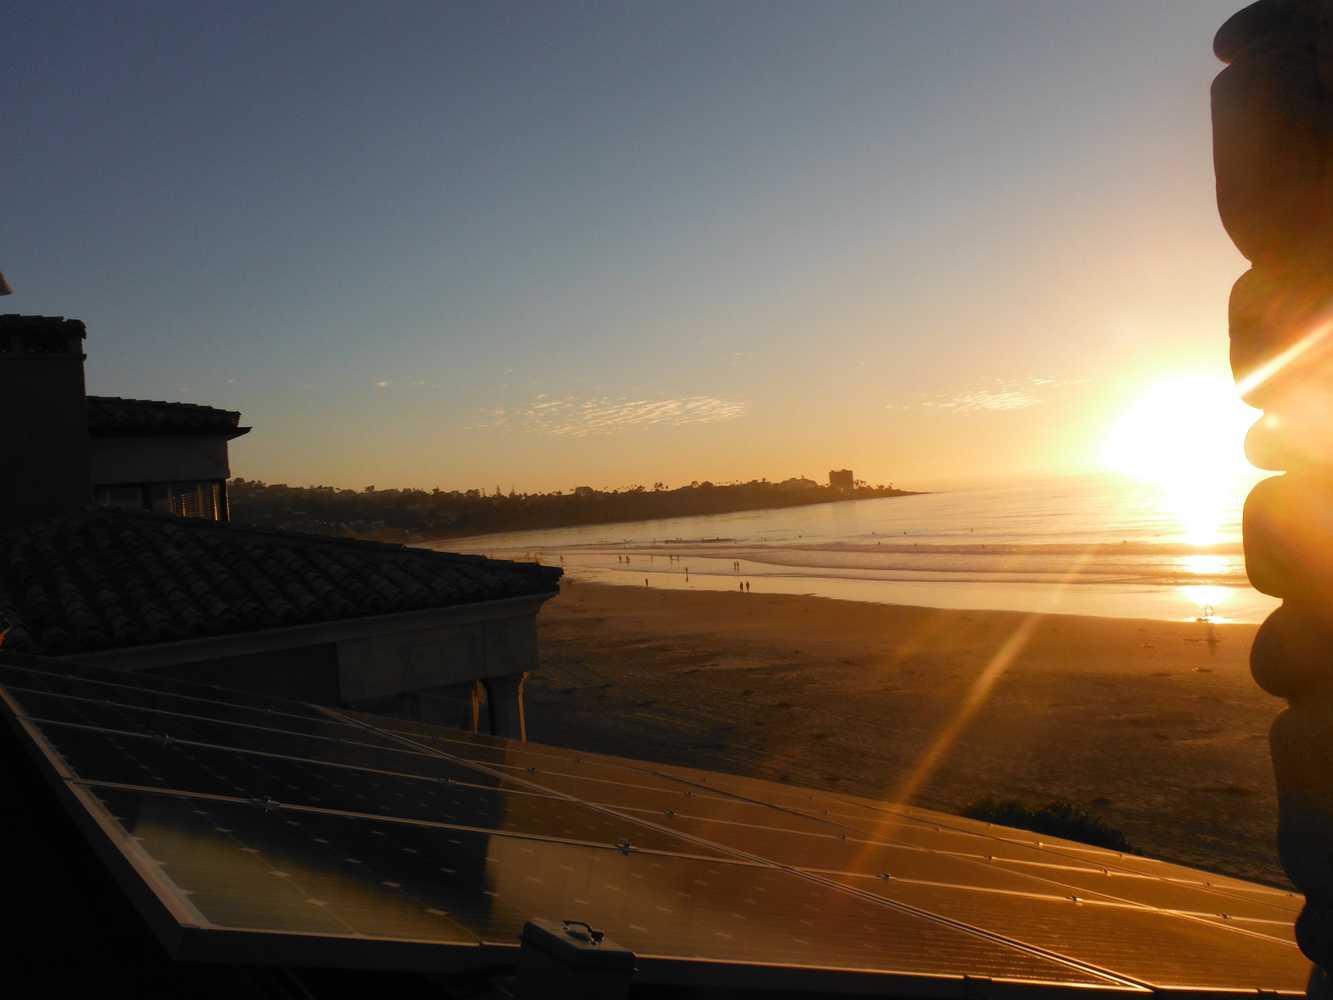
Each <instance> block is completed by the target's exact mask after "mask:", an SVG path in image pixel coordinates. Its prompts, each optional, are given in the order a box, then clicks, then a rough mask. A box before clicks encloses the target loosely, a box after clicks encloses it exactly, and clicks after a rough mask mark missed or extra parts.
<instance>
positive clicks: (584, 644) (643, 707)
mask: <svg viewBox="0 0 1333 1000" xmlns="http://www.w3.org/2000/svg"><path fill="white" fill-rule="evenodd" d="M1025 623H1026V624H1025ZM539 627H540V630H541V650H542V669H541V670H540V672H538V673H536V674H534V675H533V677H532V679H531V680H530V681H529V684H528V724H529V736H530V737H531V738H532V739H534V740H538V741H541V742H547V743H555V744H561V745H566V746H575V747H580V748H583V749H587V750H596V751H602V752H606V753H615V754H623V755H626V756H632V757H640V758H645V759H648V760H656V761H662V762H667V763H674V764H683V765H688V766H691V767H701V768H707V769H710V770H718V771H729V772H734V773H738V774H745V775H752V776H756V777H762V778H768V779H772V780H777V781H785V782H791V783H793V784H798V785H809V786H812V787H817V788H827V789H835V790H844V791H849V792H854V793H857V794H869V795H883V796H888V795H891V794H893V793H894V792H895V791H896V790H897V789H899V788H901V787H902V786H903V784H904V783H905V782H907V781H908V780H909V779H910V778H911V776H912V775H913V773H914V771H915V770H916V769H917V766H918V764H919V762H920V761H921V760H923V759H924V758H926V757H927V756H928V754H929V753H930V751H931V749H932V747H936V746H937V745H938V743H937V741H938V739H939V736H940V734H941V733H942V732H944V731H946V730H948V729H949V727H950V725H951V723H953V722H955V721H956V720H958V719H959V713H960V708H961V706H964V705H965V704H966V703H967V702H968V699H969V695H970V693H972V692H975V691H976V690H977V687H978V682H979V678H982V677H983V676H985V675H986V672H987V666H988V664H991V663H993V662H994V660H995V657H996V654H997V653H998V652H999V651H1001V650H1004V649H1006V648H1008V650H1009V651H1010V652H1012V654H1013V656H1012V662H1010V664H1009V666H1008V667H1007V669H1005V670H1004V671H1003V672H1002V673H999V674H998V678H997V679H995V680H994V684H993V686H991V687H990V688H989V691H988V692H987V693H986V694H985V697H984V699H981V700H980V701H979V705H978V707H977V709H976V711H975V714H973V715H972V716H971V717H970V719H969V720H968V721H967V722H966V724H965V725H962V726H961V728H959V729H958V731H957V736H956V739H954V740H953V741H952V742H951V743H949V744H948V745H947V746H943V747H940V749H941V752H940V753H939V756H938V762H937V766H936V767H935V768H934V769H933V770H932V771H931V773H930V774H929V775H928V776H927V777H926V778H925V780H924V781H923V782H922V783H921V784H920V787H919V790H918V791H917V793H916V794H915V796H914V799H913V801H915V802H916V803H918V804H919V805H923V806H929V807H932V808H937V809H944V810H947V811H951V812H957V811H960V810H961V809H962V808H963V807H964V806H966V805H967V804H968V803H970V802H972V801H974V800H976V799H978V798H980V797H982V796H985V795H994V796H1001V797H1013V798H1019V799H1022V800H1025V801H1029V802H1033V803H1040V802H1045V801H1049V800H1051V799H1068V800H1071V801H1074V802H1077V803H1080V804H1083V805H1085V806H1087V807H1089V808H1091V809H1093V810H1094V811H1096V812H1098V813H1099V814H1100V815H1102V816H1103V817H1104V818H1106V819H1107V820H1108V821H1109V822H1111V823H1113V824H1114V825H1115V826H1117V827H1119V828H1120V829H1121V830H1123V831H1124V833H1125V834H1126V836H1128V838H1129V839H1130V841H1131V843H1132V844H1133V845H1134V847H1135V849H1136V850H1139V851H1140V852H1142V853H1145V854H1151V855H1154V856H1157V857H1162V858H1166V859H1169V860H1172V861H1178V862H1182V863H1184V864H1189V865H1194V866H1197V867H1200V868H1208V869H1212V870H1215V871H1219V872H1224V873H1227V874H1232V875H1237V876H1240V877H1243V878H1250V879H1254V880H1256V881H1262V882H1268V883H1270V884H1274V885H1284V886H1285V885H1286V882H1285V879H1284V877H1283V875H1282V871H1281V868H1280V867H1279V865H1278V861H1277V854H1276V849H1275V847H1274V844H1273V839H1274V832H1275V828H1276V803H1275V799H1274V794H1273V782H1272V775H1271V771H1270V767H1269V760H1268V744H1267V731H1268V726H1269V725H1270V723H1271V721H1272V719H1273V718H1274V717H1275V716H1276V715H1277V713H1278V712H1279V711H1280V710H1281V708H1282V703H1281V702H1280V701H1279V700H1277V699H1274V698H1271V697H1269V696H1268V695H1266V694H1264V693H1263V692H1262V691H1261V690H1259V689H1258V688H1257V687H1256V686H1255V685H1254V683H1253V681H1252V680H1251V679H1250V675H1249V668H1248V665H1247V656H1248V651H1249V646H1250V641H1251V639H1252V638H1253V636H1254V631H1255V626H1253V625H1217V626H1210V625H1208V624H1203V623H1196V622H1160V621H1138V620H1130V619H1110V618H1081V617H1074V616H1065V615H1047V616H1032V615H1024V614H1020V613H1014V612H1003V611H954V610H936V609H928V608H911V607H897V606H887V605H877V604H864V603H857V602H851V601H835V600H828V599H824V598H816V597H800V596H787V595H767V594H758V593H750V594H741V593H717V592H688V591H672V592H667V591H662V590H652V589H648V588H644V589H639V588H633V587H611V586H602V585H597V584H587V583H578V582H574V583H573V584H570V583H569V581H566V583H565V587H564V592H563V593H562V594H561V595H560V596H559V597H558V598H556V599H555V600H553V601H551V602H550V603H549V604H547V606H546V608H545V610H543V612H542V614H541V616H540V618H539ZM1016 636H1017V637H1018V638H1015V637H1016Z"/></svg>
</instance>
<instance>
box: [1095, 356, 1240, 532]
mask: <svg viewBox="0 0 1333 1000" xmlns="http://www.w3.org/2000/svg"><path fill="white" fill-rule="evenodd" d="M1258 416H1259V411H1257V410H1254V409H1252V408H1250V407H1248V406H1246V405H1245V404H1244V403H1242V402H1241V401H1240V399H1239V397H1238V396H1237V394H1236V387H1235V386H1234V385H1233V384H1232V383H1231V382H1230V381H1228V380H1227V379H1225V378H1220V377H1217V378H1215V377H1208V376H1201V375H1199V376H1177V377H1174V378H1169V379H1164V380H1162V381H1160V382H1157V383H1155V384H1154V385H1152V386H1150V387H1149V388H1148V390H1147V391H1146V392H1144V393H1143V395H1142V396H1140V397H1139V398H1138V399H1137V400H1135V401H1134V402H1133V403H1131V404H1130V406H1129V407H1128V409H1126V410H1125V412H1124V413H1122V414H1121V415H1120V417H1119V418H1118V419H1117V420H1116V422H1115V423H1114V425H1112V427H1111V430H1110V432H1109V433H1108V434H1107V436H1106V439H1105V441H1104V442H1103V445H1102V450H1101V454H1100V456H1099V457H1100V460H1101V464H1102V466H1103V467H1104V468H1106V469H1109V470H1111V471H1113V472H1118V473H1121V474H1122V475H1126V476H1129V477H1131V478H1133V479H1137V480H1140V481H1143V482H1147V483H1151V484H1153V485H1155V486H1157V487H1159V488H1160V489H1161V491H1162V496H1161V504H1162V506H1163V508H1164V509H1166V510H1167V511H1168V512H1169V513H1170V514H1172V515H1173V516H1174V517H1175V519H1176V520H1177V521H1178V522H1179V524H1180V527H1181V533H1182V535H1183V536H1184V538H1185V540H1187V541H1189V542H1190V543H1192V544H1195V545H1209V544H1212V543H1214V542H1217V541H1218V540H1219V532H1218V529H1219V527H1220V526H1221V524H1222V522H1223V520H1224V519H1225V516H1226V514H1225V512H1226V510H1227V508H1228V507H1229V506H1230V504H1231V501H1232V499H1233V493H1234V491H1235V484H1236V482H1237V481H1238V480H1240V479H1241V478H1242V477H1245V476H1246V475H1253V473H1254V469H1253V468H1252V467H1251V466H1250V465H1249V464H1248V463H1247V462H1246V461H1245V432H1246V431H1247V430H1248V429H1249V427H1250V425H1251V424H1253V423H1254V421H1255V420H1256V419H1257V418H1258Z"/></svg>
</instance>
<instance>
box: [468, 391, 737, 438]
mask: <svg viewBox="0 0 1333 1000" xmlns="http://www.w3.org/2000/svg"><path fill="white" fill-rule="evenodd" d="M748 407H749V404H748V403H745V402H741V401H739V400H731V399H718V398H716V397H714V396H682V397H680V398H677V399H630V398H628V397H624V396H598V397H591V398H583V397H579V396H563V397H559V398H552V397H550V396H548V395H547V394H546V393H541V394H540V395H538V396H535V397H533V399H532V401H531V402H530V403H527V404H525V405H523V406H519V407H510V408H505V407H497V408H494V409H489V410H483V411H481V413H480V414H479V415H478V417H479V419H478V420H477V422H476V423H475V424H474V425H473V426H475V427H478V428H490V429H500V428H521V429H523V430H530V431H537V432H540V433H544V434H553V435H556V436H559V437H589V436H590V435H594V434H611V433H614V432H616V431H620V430H624V429H625V428H627V427H639V426H652V425H662V426H667V427H684V426H687V425H689V424H712V423H718V422H720V421H723V420H734V419H736V418H737V417H740V416H743V415H744V414H745V411H746V409H747V408H748Z"/></svg>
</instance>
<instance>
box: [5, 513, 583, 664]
mask: <svg viewBox="0 0 1333 1000" xmlns="http://www.w3.org/2000/svg"><path fill="white" fill-rule="evenodd" d="M560 575H561V571H560V570H559V569H558V568H555V567H547V566H535V565H531V564H527V563H515V562H507V561H502V560H494V559H486V558H484V557H482V556H472V555H456V554H453V553H447V552H433V551H429V550H426V549H416V548H408V547H406V546H402V545H389V544H383V543H379V542H363V541H356V540H352V539H341V538H328V537H323V536H318V535H303V534H297V533H295V532H282V531H263V530H258V529H253V528H239V527H235V526H232V525H228V524H219V523H216V522H212V521H205V520H196V519H191V518H178V517H172V516H170V515H166V514H151V513H147V512H143V511H131V510H117V509H112V508H90V509H89V510H87V511H85V512H83V513H80V514H78V515H73V516H69V517H60V518H53V519H50V520H47V521H41V522H37V523H35V524H30V525H27V526H25V527H23V528H21V529H18V530H15V531H12V532H9V533H7V534H0V615H3V616H4V617H6V618H8V619H9V620H10V622H11V624H12V626H13V627H12V628H11V630H10V632H9V634H8V635H7V637H6V639H5V647H6V648H7V649H14V650H17V651H24V652H34V653H45V654H49V655H66V654H73V653H88V652H94V651H98V650H107V649H120V648H127V647H132V646H144V645H150V644H155V643H161V642H176V641H182V640H186V639H201V638H206V637H209V636H219V635H232V634H237V633H244V632H253V631H258V630H261V629H272V628H284V627H288V626H294V625H308V624H315V623H319V622H331V621H343V620H347V619H355V618H365V617H370V616H375V615H384V614H394V613H398V612H405V611H418V610H425V609H431V608H445V607H454V606H457V605H464V604H473V603H478V602H482V601H495V600H503V599H506V598H515V597H523V596H529V595H533V596H536V595H550V594H554V593H555V592H556V591H557V589H558V580H559V578H560Z"/></svg>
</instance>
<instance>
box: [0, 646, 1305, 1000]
mask: <svg viewBox="0 0 1333 1000" xmlns="http://www.w3.org/2000/svg"><path fill="white" fill-rule="evenodd" d="M0 701H3V704H4V706H5V709H6V711H7V712H8V713H9V714H10V715H11V716H12V721H13V723H14V725H15V726H16V727H17V729H18V731H19V733H20V734H21V736H22V738H23V739H24V740H25V741H26V742H27V743H28V745H29V748H30V749H31V750H32V751H33V754H34V757H35V759H36V760H37V761H38V762H39V764H40V765H41V766H42V767H44V768H45V769H46V770H47V772H48V774H49V776H50V777H51V778H52V779H53V781H55V782H56V785H57V787H58V788H59V789H60V790H61V791H62V792H63V793H64V797H65V799H66V801H67V803H68V804H69V805H70V806H71V808H72V809H73V812H74V815H75V817H76V819H78V820H79V821H80V822H81V824H82V826H83V828H84V829H85V831H86V832H87V834H88V836H89V837H90V839H91V840H92V842H93V844H94V846H95V847H97V848H98V849H99V851H101V852H102V855H103V857H104V858H105V859H106V860H107V862H108V863H109V864H110V865H111V867H112V868H113V870H115V871H117V872H118V874H119V875H120V876H121V878H122V881H123V883H124V884H125V885H126V887H127V888H128V889H129V890H130V891H131V894H132V895H134V896H135V898H136V900H137V901H138V902H139V904H140V906H141V908H142V910H143V912H144V914H145V916H146V917H147V918H148V919H149V921H150V923H151V924H152V925H153V926H154V927H155V928H156V929H157V931H158V933H159V934H160V935H161V936H162V938H163V940H164V942H165V943H166V944H167V945H168V947H169V949H170V950H172V951H173V953H175V954H177V955H179V956H181V957H186V958H199V959H207V960H213V961H229V960H231V961H267V962H285V963H290V964H304V965H312V964H314V965H317V964H329V965H367V966H373V967H376V968H401V969H426V970H449V969H461V968H466V967H468V966H469V965H473V964H481V963H486V962H495V961H497V960H499V961H504V960H506V958H508V959H510V960H512V959H513V957H514V955H513V954H510V953H513V952H516V951H517V948H518V935H519V932H520V930H521V928H522V926H523V924H524V922H525V921H527V920H529V919H532V918H546V919H549V920H554V921H559V920H562V919H573V920H582V921H586V922H588V923H589V924H592V925H593V926H596V927H598V928H600V929H602V930H604V931H605V932H606V934H607V936H608V938H610V939H612V940H614V941H615V942H616V943H617V944H618V945H620V946H622V947H625V948H629V949H631V950H633V951H634V952H635V954H636V977H637V979H638V980H640V981H644V982H666V983H670V982H683V981H689V982H693V983H700V982H703V983H713V984H717V985H725V984H730V985H760V984H767V985H781V986H784V987H787V988H793V987H809V988H818V989H821V990H828V991H835V990H838V991H847V992H855V991H862V990H875V991H891V992H893V993H895V994H896V995H900V996H941V995H956V996H964V995H970V994H971V993H973V992H975V990H976V983H977V981H978V980H989V981H990V985H989V987H988V988H990V989H992V990H996V989H1001V990H1002V989H1007V988H1009V987H1010V986H1011V985H1012V987H1014V988H1021V989H1023V990H1025V991H1038V992H1067V991H1072V990H1078V991H1079V992H1086V991H1087V990H1090V989H1091V990H1099V991H1111V992H1122V993H1140V992H1144V991H1145V990H1149V989H1154V990H1182V991H1189V992H1192V993H1202V994H1208V993H1215V994H1218V995H1220V994H1221V993H1223V992H1231V991H1235V990H1257V989H1262V990H1269V991H1278V992H1282V993H1290V994H1298V993H1302V992H1303V991H1304V987H1305V984H1306V979H1307V976H1308V973H1309V965H1308V963H1307V962H1306V960H1305V959H1304V958H1303V957H1302V955H1301V954H1300V952H1299V951H1298V950H1297V948H1296V947H1295V943H1294V939H1293V932H1292V924H1293V920H1294V918H1295V915H1296V913H1297V912H1298V910H1299V908H1300V903H1301V900H1300V898H1299V897H1297V896H1294V895H1293V894H1290V893H1285V892H1282V891H1280V890H1277V889H1272V888H1268V887H1264V886H1257V885H1253V884H1250V883H1246V882H1242V881H1239V880H1235V879H1227V878H1223V877H1220V876H1213V875H1207V874H1204V873H1202V872H1198V871H1195V870H1192V869H1188V868H1183V867H1180V866H1176V865H1170V864H1166V863H1163V862H1159V861H1154V860H1151V859H1146V858H1140V857H1135V856H1132V855H1124V854H1119V853H1116V852H1111V851H1105V850H1100V849H1097V848H1091V847H1088V846H1087V845H1082V844H1075V843H1071V842H1068V841H1060V840H1053V839H1051V838H1046V837H1040V836H1038V835H1035V834H1030V833H1027V832H1025V831H1019V830H1013V829H1009V828H1004V827H995V826H991V825H989V824H986V823H979V822H975V821H970V820H966V819H961V818H958V817H954V816H947V815H944V814H940V813H933V812H929V811H926V810H920V809H914V808H910V807H903V806H896V805H887V804H883V803H879V802H875V801H873V800H870V799H864V798H857V797H854V796H850V795H839V794H833V793H825V792H815V791H809V790H804V789H797V788H791V787H787V786H783V785H776V784H772V783H769V782H763V781H758V780H755V779H747V778H741V777H734V776H728V775H721V774H715V773H710V772H704V771H697V770H692V769H689V768H681V767H669V766H665V765H656V764H647V763H643V762H637V761H630V760H624V759H620V758H613V757H608V756H601V755H596V754H587V753H578V752H574V751H570V750H563V749H559V748H554V747H545V746H536V745H533V744H518V743H513V742H509V741H505V740H500V739H493V738H488V737H481V736H473V735H469V734H465V733H462V732H457V731H453V730H446V729H441V728H434V727H429V726H424V725H420V724H414V723H408V722H402V721H399V720H393V719H384V718H378V717H371V716H364V715H358V714H353V713H346V712H333V711H332V710H326V709H321V708H318V707H315V706H310V705H304V704H301V703H296V702H288V701H280V700H276V699H269V698H265V697H262V696H257V695H253V694H247V693H240V692H233V691H226V690H223V689H219V688H213V687H208V686H204V685H193V684H188V683H184V682H179V681H173V680H166V679H162V678H156V677H153V676H151V675H145V674H126V673H121V672H113V671H104V670H97V669H92V668H83V667H77V668H64V667H62V668H59V669H55V670H53V669H50V667H49V665H47V664H38V663H34V662H31V661H29V662H15V661H10V660H3V661H0Z"/></svg>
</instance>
